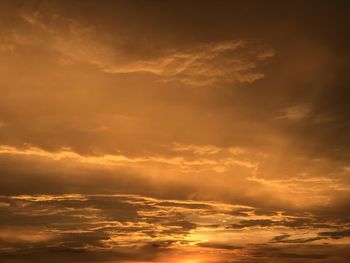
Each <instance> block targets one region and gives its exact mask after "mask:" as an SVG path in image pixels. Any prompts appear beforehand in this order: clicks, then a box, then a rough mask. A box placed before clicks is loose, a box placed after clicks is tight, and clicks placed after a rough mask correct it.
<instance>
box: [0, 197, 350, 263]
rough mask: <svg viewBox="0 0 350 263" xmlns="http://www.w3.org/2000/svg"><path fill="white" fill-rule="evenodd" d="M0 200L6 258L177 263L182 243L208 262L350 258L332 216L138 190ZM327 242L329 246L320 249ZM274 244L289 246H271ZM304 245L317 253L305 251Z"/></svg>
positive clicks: (342, 233) (340, 224)
mask: <svg viewBox="0 0 350 263" xmlns="http://www.w3.org/2000/svg"><path fill="white" fill-rule="evenodd" d="M0 200H1V204H2V206H1V208H0V213H1V225H2V227H1V235H0V249H1V252H0V258H1V259H2V260H5V262H7V260H8V261H9V262H11V260H16V262H30V260H41V259H42V258H45V256H44V255H45V253H54V254H56V256H57V259H59V258H61V257H66V260H82V261H84V262H85V261H86V260H84V258H91V257H92V258H94V260H95V262H104V261H105V260H106V259H108V258H110V259H112V258H113V259H114V260H117V261H123V259H128V260H129V261H128V262H138V261H140V260H144V261H146V260H150V259H152V258H153V260H154V261H155V262H163V260H162V258H165V257H168V259H167V260H168V262H173V261H174V262H176V260H180V257H179V256H177V255H176V253H174V252H171V251H172V250H175V251H176V249H177V248H179V247H183V248H184V249H189V252H186V250H184V251H183V252H182V254H183V255H182V256H183V257H184V258H186V255H187V254H189V255H188V257H191V254H192V253H193V252H191V250H192V251H196V250H197V252H196V253H197V254H199V255H201V256H199V257H198V255H196V258H201V257H202V258H203V259H204V260H210V258H209V257H206V256H205V255H206V254H205V253H206V251H205V250H203V249H204V248H209V249H213V251H212V253H213V254H214V256H213V259H212V260H213V261H210V262H222V258H216V259H215V257H216V256H218V255H220V254H223V255H225V257H227V259H229V258H230V257H231V258H232V257H234V258H236V259H239V260H243V261H246V260H248V261H249V260H250V261H255V260H256V261H257V262H260V260H262V259H261V258H260V257H263V258H265V257H271V256H272V258H273V257H281V258H283V259H286V260H293V259H295V258H300V260H302V259H303V260H305V259H307V258H310V259H323V261H321V262H327V261H325V260H334V262H338V261H339V262H341V260H345V258H346V256H348V254H347V253H346V251H342V247H343V245H342V244H343V243H344V242H345V241H344V240H343V239H347V238H348V236H349V235H348V232H349V230H348V227H349V225H348V224H347V223H345V222H342V221H338V219H337V218H330V217H317V216H314V215H311V214H302V215H288V214H285V213H284V212H280V211H259V210H258V209H256V208H254V207H247V206H239V205H228V204H221V203H217V202H198V201H197V202H196V201H178V200H159V199H154V198H148V197H143V196H135V195H54V196H53V195H35V196H30V195H22V196H2V197H1V199H0ZM19 216H20V218H19ZM344 229H346V230H344ZM326 230H328V231H326ZM257 236H261V238H257ZM335 240H337V242H335ZM341 241H343V242H341ZM324 242H327V243H328V247H327V249H326V250H323V251H322V252H321V251H317V247H318V246H319V245H320V244H323V243H324ZM277 243H287V244H291V245H289V246H287V247H276V244H277ZM305 243H309V244H308V245H307V246H309V247H310V248H311V250H315V252H313V253H314V254H313V253H311V254H310V253H309V252H308V253H307V254H305V252H304V249H305V247H306V245H305ZM252 244H254V245H255V248H254V247H253V246H252ZM259 244H261V245H263V247H262V248H260V247H259ZM296 244H298V246H296ZM104 251H108V253H106V254H103V253H102V252H104ZM263 251H264V252H263ZM338 251H341V253H340V254H337V253H338ZM39 253H40V254H39ZM260 253H264V254H265V255H264V256H263V255H259V254H260ZM268 253H271V255H268ZM25 256H28V259H25ZM33 257H34V258H33ZM75 257H77V259H76V258H75ZM30 258H31V259H30ZM54 260H55V259H54Z"/></svg>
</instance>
